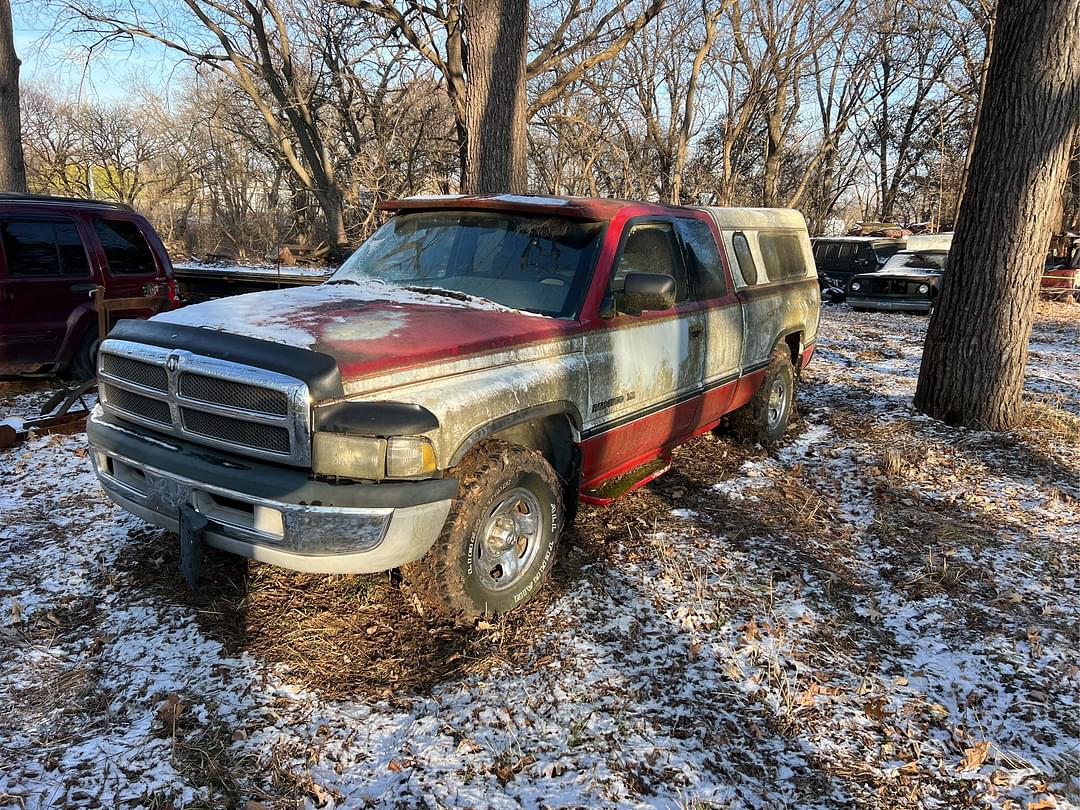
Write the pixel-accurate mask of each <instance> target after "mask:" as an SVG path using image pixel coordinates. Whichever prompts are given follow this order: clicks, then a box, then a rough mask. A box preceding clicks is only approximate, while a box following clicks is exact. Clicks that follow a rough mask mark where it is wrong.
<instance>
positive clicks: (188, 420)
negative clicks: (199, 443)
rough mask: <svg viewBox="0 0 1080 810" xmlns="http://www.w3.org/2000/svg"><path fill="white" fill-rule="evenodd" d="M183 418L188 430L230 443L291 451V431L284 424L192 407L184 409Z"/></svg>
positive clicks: (272, 450)
mask: <svg viewBox="0 0 1080 810" xmlns="http://www.w3.org/2000/svg"><path fill="white" fill-rule="evenodd" d="M180 420H181V422H183V425H184V430H186V431H187V432H188V433H196V434H198V435H199V436H205V437H208V438H211V439H219V440H220V441H223V442H228V443H229V444H243V445H246V446H248V447H258V448H260V449H262V450H267V451H269V452H271V453H288V452H289V431H288V430H286V429H285V428H283V427H274V426H273V425H260V424H259V423H258V422H245V421H244V420H242V419H233V418H231V417H228V416H221V415H220V414H216V413H207V412H206V411H196V410H192V409H191V408H181V409H180Z"/></svg>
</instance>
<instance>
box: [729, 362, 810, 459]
mask: <svg viewBox="0 0 1080 810" xmlns="http://www.w3.org/2000/svg"><path fill="white" fill-rule="evenodd" d="M794 407H795V369H794V368H793V367H792V365H791V352H790V351H789V350H788V347H787V346H786V345H784V344H782V343H781V344H779V345H777V346H776V348H774V349H773V350H772V354H770V355H769V365H768V368H767V369H766V371H765V379H764V380H763V381H762V383H761V388H759V389H758V391H757V393H756V394H754V398H753V399H751V400H750V402H749V403H747V404H746V405H744V406H743V407H742V408H740V409H739V410H738V411H736V412H735V413H734V414H732V418H731V425H732V428H733V430H734V432H735V434H736V435H737V436H738V437H739V438H741V439H743V440H744V441H748V442H757V443H758V444H762V445H765V446H769V445H772V444H776V442H778V441H779V440H780V438H781V437H782V436H783V435H784V431H786V430H787V426H788V422H789V421H790V420H791V413H792V410H793V408H794Z"/></svg>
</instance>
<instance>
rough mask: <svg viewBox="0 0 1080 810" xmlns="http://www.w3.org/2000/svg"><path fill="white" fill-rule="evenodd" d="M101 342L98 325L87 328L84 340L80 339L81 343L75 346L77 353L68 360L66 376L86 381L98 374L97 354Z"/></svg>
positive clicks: (73, 379) (74, 379)
mask: <svg viewBox="0 0 1080 810" xmlns="http://www.w3.org/2000/svg"><path fill="white" fill-rule="evenodd" d="M100 344H101V341H100V340H99V339H98V330H97V327H96V326H95V327H94V328H93V329H89V330H87V332H86V334H85V335H83V337H82V340H80V341H79V345H78V346H77V347H76V348H75V353H74V354H73V355H72V356H71V360H70V361H69V362H68V365H67V369H66V370H65V372H64V376H65V377H68V378H70V379H71V380H72V381H74V382H85V381H86V380H89V379H90V378H91V377H93V376H94V375H95V374H97V356H98V346H99V345H100Z"/></svg>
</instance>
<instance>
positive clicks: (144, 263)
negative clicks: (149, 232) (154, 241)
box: [94, 219, 157, 276]
mask: <svg viewBox="0 0 1080 810" xmlns="http://www.w3.org/2000/svg"><path fill="white" fill-rule="evenodd" d="M94 230H95V231H97V235H98V239H100V240H101V246H102V247H103V248H104V249H105V260H106V261H107V262H108V263H109V272H110V273H112V274H114V275H123V276H137V275H153V274H154V273H156V272H157V262H155V261H154V254H153V251H151V250H150V245H149V244H147V242H146V237H145V236H143V234H142V231H140V230H139V226H138V225H136V224H135V223H134V222H129V221H128V220H125V219H95V220H94Z"/></svg>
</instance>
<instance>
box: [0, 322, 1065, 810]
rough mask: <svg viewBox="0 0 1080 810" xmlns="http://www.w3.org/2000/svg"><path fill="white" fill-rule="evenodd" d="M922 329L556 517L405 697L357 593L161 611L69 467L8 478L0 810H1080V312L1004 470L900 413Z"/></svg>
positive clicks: (169, 585)
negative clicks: (531, 576)
mask: <svg viewBox="0 0 1080 810" xmlns="http://www.w3.org/2000/svg"><path fill="white" fill-rule="evenodd" d="M925 324H926V319H925V318H920V317H909V316H904V315H896V314H856V313H852V312H850V311H848V310H847V309H845V308H829V309H827V310H826V311H825V312H824V313H823V321H822V330H821V337H820V348H819V351H818V355H817V358H816V360H815V362H814V364H813V365H812V367H811V370H810V371H809V372H808V373H807V374H806V376H805V378H804V380H803V383H802V386H801V390H800V402H801V403H802V404H801V418H800V420H799V421H798V422H797V423H796V424H795V425H793V427H792V428H791V430H790V432H789V435H788V437H787V440H786V441H785V443H784V444H783V446H782V447H781V448H780V449H779V450H778V451H776V452H772V453H765V452H762V451H761V450H755V449H747V448H742V447H739V446H737V445H734V444H731V443H728V442H726V441H723V440H718V439H714V438H713V437H711V436H708V437H703V438H701V439H699V440H696V441H695V442H693V443H691V444H690V445H688V446H687V447H686V448H684V449H682V450H681V451H680V452H679V453H678V454H677V456H676V459H675V464H674V466H673V469H672V471H671V472H670V473H668V474H667V475H666V476H665V477H663V478H661V479H660V480H658V481H657V482H655V483H654V484H652V485H650V487H648V488H646V489H645V490H642V491H639V492H636V493H633V494H631V495H629V496H627V497H625V498H624V499H622V500H620V501H619V502H617V503H616V504H614V505H612V506H610V507H603V508H583V509H582V511H581V514H580V515H579V517H578V521H577V524H576V525H575V527H574V529H573V531H572V532H571V534H570V536H569V537H568V538H567V545H566V548H565V550H564V553H563V557H562V559H561V561H560V563H559V564H558V566H557V568H556V571H555V578H554V583H553V585H552V586H551V587H550V588H549V589H548V592H547V593H546V594H545V596H544V598H542V599H541V600H539V602H538V603H537V604H534V605H531V606H530V607H528V608H526V609H525V611H523V612H522V613H521V614H519V615H513V616H511V617H509V618H507V619H505V620H504V621H500V622H496V623H494V624H493V625H484V626H482V627H481V628H480V629H478V630H476V631H475V632H474V633H472V634H470V637H469V639H467V640H466V641H463V642H462V643H461V644H458V645H457V646H456V647H453V651H452V652H448V654H447V655H446V656H445V659H446V663H447V667H445V668H440V667H435V669H439V670H440V672H442V671H445V672H446V673H448V674H445V675H442V676H440V677H438V678H428V679H426V680H425V679H424V678H422V677H421V676H422V675H424V674H425V673H423V672H419V671H418V670H420V669H424V670H427V669H430V668H431V667H430V665H429V663H428V662H430V661H432V660H435V659H434V658H432V657H430V656H432V655H434V656H436V657H437V655H439V654H440V653H439V650H441V649H442V648H441V647H439V646H438V645H439V644H440V643H441V642H439V641H438V639H442V638H445V634H446V633H447V632H449V631H446V630H445V629H442V628H438V627H435V626H432V627H431V628H427V627H426V625H424V623H423V620H421V619H419V618H417V617H415V616H414V615H412V614H411V613H408V609H407V608H406V607H405V606H404V604H403V603H402V602H401V599H400V596H399V595H398V594H397V592H396V589H394V588H392V587H389V586H388V585H387V584H386V581H385V578H381V579H380V578H348V579H347V580H346V579H343V578H338V579H332V578H317V577H305V576H302V575H292V574H288V573H282V572H277V571H274V570H273V569H268V568H266V567H265V566H262V567H260V566H255V565H252V566H251V568H250V570H249V571H248V572H247V573H246V574H244V573H243V571H242V572H241V574H240V577H239V579H240V580H241V582H243V583H246V584H244V585H242V586H241V587H239V588H238V587H237V586H236V581H235V580H234V579H232V578H231V577H230V575H229V563H228V561H226V562H223V563H222V562H218V563H215V564H214V566H212V567H211V571H210V576H211V578H212V579H213V581H214V584H213V585H212V590H213V589H216V591H215V592H216V593H218V594H219V596H220V595H221V594H224V596H222V597H221V598H211V597H206V596H203V595H198V596H195V595H191V594H187V593H186V592H185V591H184V590H183V587H182V586H181V585H179V583H178V579H179V577H178V574H177V573H176V570H175V553H174V551H173V546H174V545H175V542H176V541H175V539H174V538H172V537H171V536H169V535H168V534H166V533H164V532H161V531H159V530H157V529H151V528H147V527H146V526H145V525H144V524H142V523H141V522H140V521H139V520H137V519H136V518H134V517H131V516H128V515H126V514H125V513H123V512H122V511H120V510H118V509H116V508H114V507H113V506H112V505H111V504H109V503H108V502H107V501H106V500H105V499H104V497H103V496H102V495H101V494H100V492H99V491H98V489H97V487H96V484H95V482H94V480H93V476H92V473H91V471H90V463H89V459H88V458H87V457H86V453H85V449H84V437H83V436H75V437H38V438H35V439H32V440H31V441H29V442H28V443H25V444H23V445H20V446H17V447H15V448H12V449H9V450H6V451H2V452H0V519H2V520H0V527H2V528H0V553H2V555H3V563H2V564H0V640H2V646H0V662H2V665H0V803H3V804H6V805H9V806H20V807H29V808H37V807H51V806H72V807H100V806H110V807H154V808H159V807H221V806H237V805H239V806H246V807H248V808H251V810H255V808H258V807H260V806H261V807H286V806H289V807H292V806H295V804H294V803H295V802H296V801H297V800H300V801H301V802H302V803H304V804H306V805H307V806H313V807H314V806H320V807H330V806H340V807H344V806H349V807H354V806H402V807H412V806H427V807H521V806H525V807H534V806H543V807H581V806H618V807H680V808H706V807H709V808H712V807H724V808H726V807H778V806H799V807H850V806H860V807H873V808H878V807H880V808H886V807H888V808H892V807H927V808H938V807H941V808H951V807H967V806H971V807H998V808H1017V809H1018V810H1021V809H1022V810H1035V809H1036V808H1045V807H1077V806H1080V726H1078V720H1080V706H1078V703H1080V652H1078V650H1080V643H1078V640H1080V638H1078V627H1080V622H1078V619H1080V506H1078V497H1080V492H1078V491H1077V488H1078V483H1080V463H1078V458H1080V453H1078V452H1077V451H1078V450H1080V438H1078V436H1077V426H1078V425H1080V421H1078V420H1077V418H1076V417H1077V414H1080V352H1078V351H1077V348H1078V346H1080V341H1078V338H1080V312H1078V308H1077V307H1075V306H1067V305H1047V306H1045V307H1044V308H1043V310H1042V311H1041V316H1040V320H1039V323H1038V325H1037V328H1036V333H1035V336H1034V339H1033V344H1032V359H1031V368H1030V374H1029V376H1030V382H1029V386H1028V388H1029V391H1030V392H1031V394H1032V397H1033V398H1032V400H1031V403H1030V413H1031V416H1030V418H1029V420H1028V422H1027V423H1026V424H1025V426H1024V427H1023V428H1021V429H1020V430H1018V431H1016V432H1015V433H1011V434H1008V435H1005V436H993V435H990V434H984V433H980V432H978V431H966V430H956V429H951V428H947V427H944V426H942V425H940V424H938V423H935V422H933V421H931V420H929V419H926V418H924V417H921V416H919V415H918V414H916V413H915V412H914V411H913V410H912V408H911V395H912V393H913V390H914V385H915V381H916V375H917V372H918V364H919V357H920V352H921V340H922V335H923V332H924V330H925ZM0 397H2V398H3V399H2V402H3V403H4V406H5V407H4V408H3V413H8V412H11V411H16V412H18V413H19V415H27V414H28V413H29V411H30V410H31V409H32V406H33V404H34V399H35V395H34V393H33V392H32V391H31V392H29V393H28V392H27V391H26V390H22V391H18V392H11V393H9V392H8V391H6V390H5V389H4V388H2V387H0ZM327 588H329V589H335V588H336V589H339V590H338V591H333V590H331V592H332V593H343V594H349V596H350V598H349V599H344V598H342V599H340V600H338V601H337V602H335V601H333V600H330V602H329V607H327V606H326V604H323V605H322V607H320V611H321V612H319V613H317V614H316V613H313V612H311V611H310V610H308V608H309V607H310V605H311V604H313V603H314V602H315V601H317V600H318V599H323V598H324V597H323V595H322V594H323V593H324V592H325V590H326V589H327ZM234 591H235V592H234ZM395 600H396V601H395ZM222 605H226V606H229V609H228V610H226V609H223V608H222ZM395 611H397V612H396V613H395ZM395 615H396V616H398V617H399V619H400V621H401V622H402V623H403V624H406V625H407V626H408V628H409V629H408V631H407V632H408V633H409V635H408V637H407V638H403V637H401V636H395V635H394V631H393V628H388V627H386V626H384V625H385V624H386V623H389V624H394V623H395V619H394V616H395ZM245 622H246V624H245ZM238 624H239V625H240V626H241V632H234V631H235V629H236V626H237V625H238ZM364 627H366V628H367V629H366V630H365V629H363V628H364ZM341 628H350V632H348V633H342V632H341ZM357 628H359V629H357ZM353 630H355V632H352V631H353ZM331 640H332V641H333V643H334V644H337V645H338V647H335V648H334V649H335V650H336V649H340V650H342V651H343V652H341V653H340V654H339V653H337V652H331V654H329V655H322V657H321V658H320V654H319V651H320V650H321V649H323V647H324V646H325V645H326V644H329V643H330V641H331ZM324 642H325V644H324ZM406 642H407V644H409V645H416V646H411V647H408V649H407V650H406V649H405V647H406ZM398 644H400V645H401V647H402V651H401V652H398V651H397V647H396V646H395V645H398ZM416 650H419V651H420V655H425V654H427V655H429V657H428V658H426V659H425V663H424V665H423V666H422V667H421V666H420V665H418V664H416V663H415V661H414V658H415V651H416ZM368 658H379V660H380V661H382V662H383V663H384V664H385V666H386V669H385V670H379V671H380V672H392V673H394V675H393V676H389V675H388V676H387V677H386V678H385V679H384V680H382V681H381V682H378V683H376V682H375V681H374V680H373V679H368V680H367V681H363V679H361V680H360V681H358V680H355V679H352V680H350V677H351V676H352V675H354V674H355V673H356V672H357V671H359V670H360V669H361V668H362V666H365V665H366V663H365V662H366V661H367V660H368ZM316 659H318V660H316ZM455 659H457V660H455ZM320 668H321V669H320ZM395 678H396V679H397V680H395ZM356 684H359V685H356Z"/></svg>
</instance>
